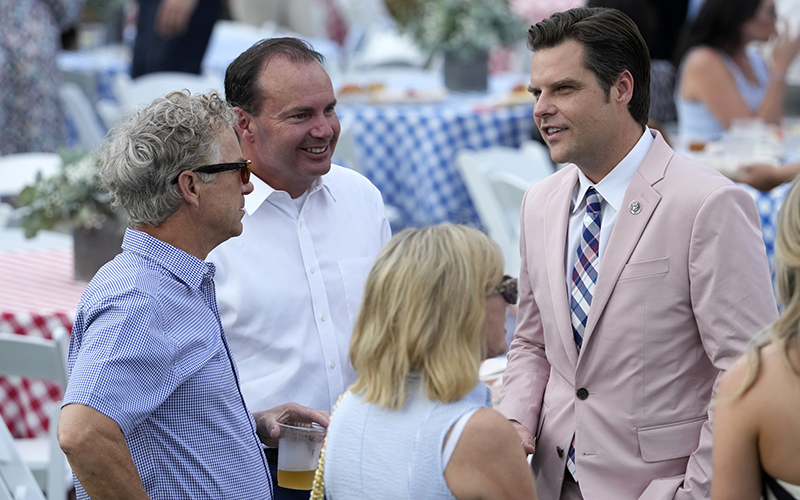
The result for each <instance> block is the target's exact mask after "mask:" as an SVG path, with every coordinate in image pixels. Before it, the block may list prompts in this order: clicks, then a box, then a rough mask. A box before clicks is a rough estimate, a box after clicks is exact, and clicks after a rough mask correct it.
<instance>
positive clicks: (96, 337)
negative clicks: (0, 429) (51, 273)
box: [64, 229, 272, 500]
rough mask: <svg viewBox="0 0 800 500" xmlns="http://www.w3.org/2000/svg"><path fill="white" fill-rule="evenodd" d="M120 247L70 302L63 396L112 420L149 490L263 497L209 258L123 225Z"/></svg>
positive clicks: (261, 469)
mask: <svg viewBox="0 0 800 500" xmlns="http://www.w3.org/2000/svg"><path fill="white" fill-rule="evenodd" d="M122 248H123V252H122V254H120V255H118V256H117V257H116V258H115V259H114V260H112V261H111V262H110V263H108V264H106V265H105V266H104V267H103V268H102V269H101V270H100V271H99V272H98V273H97V275H96V276H95V277H94V278H93V279H92V281H91V282H90V283H89V285H88V286H87V288H86V290H85V292H84V294H83V297H82V298H81V302H80V304H79V305H78V311H77V313H76V319H75V326H74V329H73V333H72V339H71V342H70V350H69V367H70V379H69V384H68V386H67V390H66V393H65V395H64V404H65V405H66V404H71V403H77V404H83V405H87V406H90V407H92V408H94V409H95V410H97V411H99V412H100V413H103V414H104V415H106V416H108V417H109V418H111V419H112V420H114V421H115V422H116V423H117V424H119V426H120V429H121V430H122V433H123V434H124V435H125V439H126V441H127V443H128V449H129V450H130V452H131V456H132V457H133V461H134V463H135V464H136V467H137V469H138V471H139V475H140V477H141V479H142V483H143V485H144V488H145V490H146V491H147V493H148V495H149V496H150V498H152V499H154V500H155V499H174V498H215V499H217V498H247V499H271V497H272V488H271V480H270V476H269V472H268V469H267V463H266V459H265V457H264V454H263V452H262V451H261V444H260V442H259V440H258V437H257V436H256V427H255V421H254V420H253V417H252V415H251V414H250V412H249V411H248V409H247V407H246V406H245V403H244V399H243V398H242V395H241V392H240V390H239V380H238V372H237V370H236V365H235V364H234V361H233V358H232V356H231V354H230V351H229V349H228V343H227V340H226V338H225V334H224V333H223V331H222V326H221V323H220V321H219V312H218V310H217V304H216V298H215V291H214V280H213V278H214V265H213V264H210V263H207V262H205V261H202V260H199V259H197V258H195V257H193V256H191V255H189V254H187V253H185V252H183V251H182V250H179V249H177V248H175V247H173V246H171V245H169V244H167V243H165V242H163V241H161V240H159V239H156V238H153V237H151V236H149V235H148V234H146V233H142V232H139V231H135V230H132V229H128V230H127V231H126V233H125V239H124V241H123V245H122ZM75 486H76V490H77V497H78V499H85V498H88V496H87V495H86V492H85V491H84V490H83V488H82V487H81V485H80V483H79V481H78V480H77V479H75Z"/></svg>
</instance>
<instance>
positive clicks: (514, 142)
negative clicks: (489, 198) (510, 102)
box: [336, 93, 533, 226]
mask: <svg viewBox="0 0 800 500" xmlns="http://www.w3.org/2000/svg"><path fill="white" fill-rule="evenodd" d="M336 110H337V113H338V114H339V117H340V119H342V120H343V122H344V121H346V120H350V125H349V126H351V127H352V134H353V136H354V139H355V143H356V147H357V149H358V154H359V163H360V169H361V170H362V172H363V173H364V175H366V176H367V177H368V178H369V179H370V180H371V181H372V182H373V184H375V186H377V188H378V189H379V190H380V191H381V194H383V199H384V202H386V203H387V204H390V205H393V206H395V207H397V208H398V209H399V210H400V212H401V214H402V216H403V217H404V219H405V223H406V224H407V225H410V226H424V225H428V224H437V223H440V222H445V221H449V222H455V223H466V224H477V223H478V222H479V219H478V214H477V212H476V211H475V207H474V206H473V205H472V200H471V199H470V197H469V194H468V193H467V190H466V188H465V187H464V183H463V181H462V180H461V175H460V174H459V173H458V169H457V167H456V164H455V157H456V153H457V152H458V151H459V150H461V149H465V148H466V149H475V150H479V149H484V148H488V147H491V146H498V145H502V146H510V147H519V145H520V144H521V143H522V142H523V141H525V140H526V139H530V137H531V132H532V130H533V103H532V102H531V103H530V104H525V105H515V106H492V105H490V104H488V103H487V95H486V94H480V93H474V94H469V93H464V94H451V95H450V96H449V97H447V98H446V99H444V100H443V101H441V102H437V103H425V104H410V103H409V104H406V103H403V104H348V103H341V104H339V105H337V107H336Z"/></svg>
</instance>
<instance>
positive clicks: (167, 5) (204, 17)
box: [131, 0, 222, 78]
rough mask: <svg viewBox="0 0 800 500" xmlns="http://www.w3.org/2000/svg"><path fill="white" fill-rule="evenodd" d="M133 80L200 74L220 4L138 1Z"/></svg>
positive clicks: (192, 0) (218, 1)
mask: <svg viewBox="0 0 800 500" xmlns="http://www.w3.org/2000/svg"><path fill="white" fill-rule="evenodd" d="M137 2H138V4H139V20H138V22H137V24H136V41H135V42H134V45H133V64H132V65H131V76H132V77H133V78H136V77H137V76H142V75H146V74H148V73H156V72H159V71H179V72H183V73H194V74H200V64H201V63H202V62H203V56H204V55H205V53H206V48H207V47H208V41H209V39H210V38H211V30H212V29H213V28H214V23H216V22H217V19H219V15H220V9H221V7H222V3H221V0H137Z"/></svg>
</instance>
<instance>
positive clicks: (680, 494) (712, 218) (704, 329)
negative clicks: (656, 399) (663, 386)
mask: <svg viewBox="0 0 800 500" xmlns="http://www.w3.org/2000/svg"><path fill="white" fill-rule="evenodd" d="M689 245H690V247H689V279H690V281H691V285H690V287H691V303H692V309H693V311H694V316H695V320H696V322H697V327H698V330H699V332H700V339H701V341H702V343H703V348H704V350H705V352H706V355H707V356H708V358H709V359H710V360H711V362H712V363H713V364H714V366H715V367H716V368H717V369H718V370H719V372H720V374H719V375H718V376H717V379H716V380H715V382H714V389H713V392H712V401H713V398H714V397H715V396H716V391H717V385H718V383H719V377H720V376H721V374H722V372H723V371H724V370H727V369H728V368H729V367H730V365H731V364H732V363H733V361H734V360H735V359H736V358H737V357H738V356H739V355H741V354H742V353H743V352H744V351H745V350H746V349H747V347H748V345H749V344H750V343H751V342H752V339H753V338H754V337H755V336H756V335H757V334H758V333H759V332H760V331H761V330H763V329H764V328H765V327H766V326H767V325H769V324H770V323H771V322H773V321H774V320H775V319H776V318H777V314H778V311H777V305H776V300H775V295H774V293H773V289H772V282H771V279H770V273H769V265H768V263H767V255H766V251H765V248H764V242H763V240H762V235H761V224H760V222H759V217H758V211H757V210H756V207H755V203H754V202H753V199H752V198H751V197H750V195H749V194H747V192H745V191H744V190H743V189H741V188H739V187H737V186H731V185H729V186H725V187H722V188H720V189H717V190H715V191H713V192H712V193H711V194H710V195H709V196H708V197H707V198H706V200H705V201H704V202H703V203H702V204H701V206H700V209H699V210H698V212H697V215H696V218H695V223H694V227H693V229H692V236H691V240H690V243H689ZM712 418H713V404H712V405H709V414H708V421H707V422H706V423H705V425H703V429H702V431H701V435H700V444H699V446H698V448H697V450H696V451H695V452H694V453H693V454H692V455H691V457H690V458H689V463H688V465H687V469H686V477H685V480H684V483H683V487H682V488H680V489H679V490H678V491H677V493H676V494H675V499H676V500H685V499H700V498H709V496H710V494H711V425H712Z"/></svg>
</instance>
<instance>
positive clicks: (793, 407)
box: [711, 179, 800, 500]
mask: <svg viewBox="0 0 800 500" xmlns="http://www.w3.org/2000/svg"><path fill="white" fill-rule="evenodd" d="M775 256H776V261H777V273H776V274H777V281H778V300H779V301H780V302H781V303H782V304H783V312H782V314H781V316H780V318H778V320H777V321H776V322H775V323H774V324H773V325H772V326H771V327H770V328H769V329H768V333H767V335H766V336H765V338H764V339H763V340H762V341H761V342H760V343H758V344H757V345H755V346H754V347H752V348H751V349H750V351H749V352H748V353H747V354H746V355H744V356H742V357H741V358H739V359H738V360H737V361H736V362H735V363H734V364H733V366H731V368H730V369H729V370H728V371H727V372H726V373H725V374H724V375H723V376H722V380H721V381H720V384H719V393H718V394H717V399H716V403H715V409H714V412H715V416H714V482H713V483H712V486H711V498H712V500H758V499H759V498H761V496H762V495H763V498H764V499H765V500H788V499H800V286H799V285H800V181H798V180H797V179H796V180H795V181H794V184H793V185H792V187H791V188H790V190H789V193H788V194H787V196H786V199H785V200H784V202H783V207H782V208H781V211H780V215H779V216H778V235H777V242H776V252H775Z"/></svg>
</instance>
